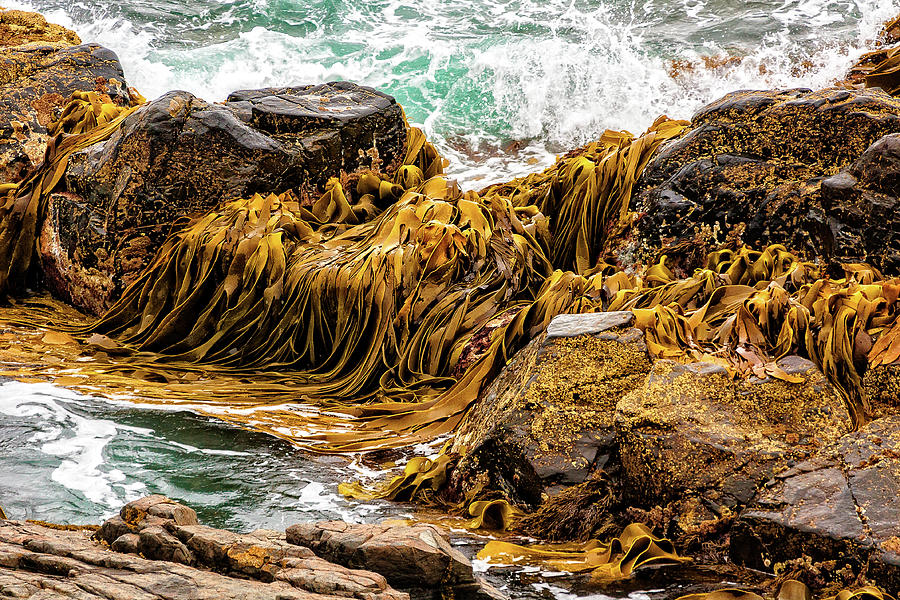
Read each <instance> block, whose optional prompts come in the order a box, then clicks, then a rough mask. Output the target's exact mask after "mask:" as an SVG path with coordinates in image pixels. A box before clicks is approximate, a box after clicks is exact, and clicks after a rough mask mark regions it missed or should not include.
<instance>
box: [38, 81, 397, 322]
mask: <svg viewBox="0 0 900 600" xmlns="http://www.w3.org/2000/svg"><path fill="white" fill-rule="evenodd" d="M405 144H406V123H405V121H404V119H403V113H402V110H401V109H400V106H399V105H397V103H396V102H395V101H394V99H393V98H391V97H390V96H386V95H384V94H382V93H380V92H376V91H375V90H372V89H371V88H366V87H362V86H357V85H355V84H351V83H345V82H338V83H329V84H324V85H319V86H305V87H292V88H269V89H265V90H252V91H241V92H235V93H233V94H231V96H229V99H228V101H227V102H225V103H224V104H210V103H208V102H205V101H203V100H201V99H199V98H197V97H195V96H193V95H192V94H190V93H188V92H179V91H176V92H169V93H168V94H165V95H164V96H162V97H161V98H159V99H157V100H155V101H153V102H150V103H149V104H147V105H146V106H144V107H142V108H141V109H140V110H138V111H137V112H135V113H134V114H133V115H131V116H129V117H128V118H127V119H126V120H125V121H124V122H123V123H122V126H121V127H120V129H119V130H118V131H117V132H115V133H114V134H113V135H112V137H111V138H110V139H109V140H107V141H106V142H104V143H98V144H95V145H94V146H91V147H89V148H87V149H85V150H83V151H80V152H78V153H75V154H74V155H73V156H72V157H71V159H70V162H69V167H68V170H67V172H66V175H65V186H64V188H65V189H64V190H61V191H60V193H56V194H54V195H52V197H51V198H50V201H49V206H48V211H47V217H46V219H45V221H44V224H43V228H42V231H41V237H40V240H39V245H40V250H39V255H40V258H41V265H42V267H43V270H44V274H45V279H46V282H47V285H48V287H49V288H50V290H51V291H52V292H53V293H55V294H56V295H58V296H59V297H61V298H63V299H65V300H67V301H69V302H72V303H73V304H75V305H77V306H79V307H81V308H83V309H86V310H88V311H90V312H93V313H100V312H102V311H103V310H105V309H106V308H107V307H108V306H109V305H110V304H111V302H112V301H113V300H114V299H115V298H117V297H118V296H119V294H120V293H121V292H122V291H123V290H124V289H125V288H126V287H127V286H128V284H129V283H131V282H132V281H133V280H134V279H135V278H136V277H137V275H138V274H139V273H140V272H141V271H142V270H143V268H144V267H145V266H146V265H147V264H148V263H149V262H150V260H151V259H152V258H153V256H154V253H155V252H156V250H157V249H158V248H159V247H160V245H161V244H162V242H163V240H164V239H165V237H166V236H167V235H168V234H169V232H170V231H171V229H172V226H173V224H174V223H175V222H176V221H179V219H183V218H184V217H188V216H191V215H197V214H201V213H203V212H206V211H208V210H210V209H212V208H214V207H216V206H218V205H219V204H221V203H222V202H223V201H227V200H233V199H235V198H246V197H250V196H252V195H253V194H255V193H260V194H268V193H281V192H284V191H287V190H294V191H295V192H296V193H297V196H298V198H299V199H300V200H301V202H302V203H307V204H308V203H311V202H312V201H313V200H314V199H316V198H318V196H319V194H320V193H321V192H322V191H323V190H324V185H325V183H326V182H327V180H328V179H329V178H331V177H341V178H342V180H343V181H344V182H345V184H347V186H346V187H347V192H348V193H350V192H351V191H352V188H353V185H352V182H353V181H354V177H355V176H356V174H358V173H359V172H361V171H363V170H367V169H373V168H374V169H379V170H381V171H384V172H386V173H390V172H392V171H393V170H395V169H396V168H397V167H398V165H399V164H400V161H402V159H403V157H404V155H405Z"/></svg>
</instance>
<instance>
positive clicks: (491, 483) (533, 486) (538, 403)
mask: <svg viewBox="0 0 900 600" xmlns="http://www.w3.org/2000/svg"><path fill="white" fill-rule="evenodd" d="M633 318H634V317H633V315H632V314H631V313H630V312H609V313H599V314H582V315H561V316H558V317H556V318H554V319H553V321H552V322H551V323H550V325H549V327H548V329H547V333H546V335H542V336H540V337H538V338H537V339H535V340H534V341H532V342H531V343H530V344H529V345H528V346H526V347H525V348H524V349H523V350H521V351H520V352H519V353H518V354H516V356H515V357H513V359H512V360H511V361H510V362H509V364H507V365H506V367H504V369H503V371H502V372H501V373H500V374H499V375H498V376H497V378H496V379H495V380H494V382H493V383H492V384H491V385H490V387H488V389H487V390H486V392H485V393H484V394H483V395H482V398H481V399H480V400H479V401H478V403H477V404H476V405H475V406H474V407H472V409H471V410H470V411H469V413H468V414H467V415H466V418H465V420H464V421H463V423H462V424H461V426H460V428H459V429H458V431H457V433H456V436H455V439H454V445H453V448H452V452H455V453H458V454H460V455H461V458H460V462H459V464H458V465H457V467H456V468H455V469H454V471H453V473H452V474H451V478H450V479H451V480H450V488H451V493H452V494H453V495H454V496H455V497H458V498H460V499H462V498H465V497H466V496H467V495H468V494H470V493H471V491H472V490H473V489H475V488H477V487H478V486H479V485H481V484H485V489H491V490H500V491H502V492H504V493H505V494H506V496H507V497H508V499H509V500H510V501H512V502H516V503H519V504H525V505H530V506H537V505H538V504H540V503H541V501H542V497H543V494H544V492H545V491H546V490H548V489H549V488H553V487H554V486H558V485H573V484H578V483H581V482H582V481H584V480H585V479H586V478H587V477H588V475H589V474H590V473H591V472H593V471H594V470H596V469H599V468H602V467H603V466H604V465H605V464H606V463H607V461H608V460H609V457H610V454H611V453H612V452H613V451H614V438H615V429H614V422H613V414H614V411H615V406H616V403H617V402H618V401H619V399H620V398H621V397H622V396H624V395H625V394H626V393H627V392H629V391H631V390H632V389H634V388H636V387H639V386H640V385H641V384H642V383H643V381H644V378H645V377H646V375H647V373H648V372H649V371H650V359H649V357H648V355H647V349H646V346H645V344H644V335H643V333H641V331H639V330H637V329H634V328H632V327H628V325H630V323H631V322H632V321H633Z"/></svg>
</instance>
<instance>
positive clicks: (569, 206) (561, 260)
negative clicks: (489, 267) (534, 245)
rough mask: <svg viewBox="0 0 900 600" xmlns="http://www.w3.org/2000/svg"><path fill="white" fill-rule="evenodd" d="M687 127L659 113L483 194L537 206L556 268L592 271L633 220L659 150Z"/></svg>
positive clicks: (519, 203) (524, 204) (519, 204)
mask: <svg viewBox="0 0 900 600" xmlns="http://www.w3.org/2000/svg"><path fill="white" fill-rule="evenodd" d="M688 125H689V123H688V122H687V121H674V120H671V119H668V118H666V117H660V118H659V119H657V120H656V122H654V123H653V125H652V126H651V127H650V129H648V130H647V132H646V133H644V134H643V135H642V136H640V137H638V138H635V137H634V136H633V135H631V134H630V133H628V132H627V131H606V132H605V133H604V134H603V135H602V136H601V138H600V140H598V141H597V142H594V143H591V144H588V145H587V146H585V147H584V148H581V149H579V150H578V151H576V152H574V153H570V154H569V155H567V156H566V157H563V158H562V159H561V160H559V161H557V163H556V164H555V165H554V166H552V167H550V168H549V169H547V170H546V171H544V172H542V173H536V174H534V175H529V176H527V177H524V178H520V179H516V180H514V181H512V182H510V183H507V184H499V185H495V186H491V187H488V188H486V189H485V190H483V191H482V192H481V195H482V196H485V197H491V196H500V197H504V198H507V199H508V200H509V201H510V202H511V203H512V204H513V205H514V206H516V207H526V206H536V207H537V209H538V210H539V211H541V213H543V214H544V215H547V216H548V217H549V225H550V227H549V231H548V237H547V239H546V243H547V246H548V251H549V252H548V255H549V257H550V260H551V262H552V263H553V266H554V267H555V268H557V269H565V270H571V271H574V272H576V273H580V274H587V273H588V271H590V270H591V269H593V268H595V267H596V266H597V265H598V264H599V263H601V261H602V259H603V257H604V256H605V255H606V253H607V251H608V248H607V243H608V242H609V241H610V240H611V239H613V238H614V237H615V236H616V235H617V234H618V233H620V232H621V231H622V229H623V228H624V226H625V225H626V224H627V223H628V220H629V219H628V203H629V200H630V199H631V191H632V188H633V187H634V184H635V182H636V181H637V179H638V177H639V176H640V174H641V173H642V172H643V170H644V167H646V165H647V163H648V162H649V161H650V158H651V157H652V156H653V154H654V153H655V152H656V149H657V148H658V147H659V145H660V144H662V143H663V142H664V141H666V140H668V139H671V138H673V137H676V136H678V135H680V134H681V133H682V132H683V131H684V130H685V129H686V128H687V126H688Z"/></svg>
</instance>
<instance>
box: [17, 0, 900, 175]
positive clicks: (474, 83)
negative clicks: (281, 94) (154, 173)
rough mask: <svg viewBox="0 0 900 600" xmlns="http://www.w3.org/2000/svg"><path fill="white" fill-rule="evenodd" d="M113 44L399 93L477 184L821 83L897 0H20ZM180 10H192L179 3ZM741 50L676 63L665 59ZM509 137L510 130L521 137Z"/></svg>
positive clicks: (168, 60)
mask: <svg viewBox="0 0 900 600" xmlns="http://www.w3.org/2000/svg"><path fill="white" fill-rule="evenodd" d="M6 4H7V5H10V4H11V5H13V6H16V7H20V8H26V9H28V8H30V9H37V10H42V11H43V12H45V13H46V14H48V16H49V17H50V18H51V20H55V21H58V22H61V23H63V24H64V25H67V26H70V27H72V28H73V29H75V30H76V31H78V32H79V34H80V35H81V36H82V38H83V39H85V40H96V41H99V42H101V43H103V44H105V45H107V46H108V47H110V48H112V49H113V50H115V51H116V52H117V53H118V54H119V56H120V58H121V60H122V63H123V65H124V67H125V71H126V76H127V78H128V80H129V82H130V83H131V84H133V85H135V86H136V87H137V88H138V89H139V90H141V91H142V93H144V94H145V95H146V96H147V97H156V96H158V95H160V94H162V93H164V92H165V91H167V90H170V89H186V90H189V91H192V92H194V93H196V94H197V95H199V96H202V97H205V98H206V99H209V100H222V99H223V98H224V97H225V96H226V95H227V94H228V93H229V92H230V91H233V90H235V89H239V88H253V87H263V86H272V85H287V84H296V83H308V82H313V83H314V82H321V81H328V80H335V79H349V80H353V81H358V82H361V83H364V84H367V85H372V86H375V87H378V88H380V89H383V90H385V91H387V92H389V93H391V94H393V95H394V96H396V97H397V99H398V100H399V101H400V102H401V103H402V104H403V105H404V106H405V108H406V110H407V114H408V115H409V117H410V119H411V120H412V121H414V122H416V123H419V124H422V125H424V127H425V130H426V133H428V134H429V136H430V137H431V138H432V139H434V140H435V141H436V142H437V143H438V144H439V146H440V148H441V150H442V151H443V153H444V154H445V155H447V156H448V158H450V159H451V161H452V166H451V174H452V175H455V176H457V177H458V178H460V179H461V180H462V181H463V182H469V184H470V185H471V186H473V187H478V186H480V185H484V184H486V183H489V182H493V181H500V180H504V179H508V178H510V177H512V176H517V175H522V174H525V173H527V172H531V171H534V170H537V169H539V168H541V167H543V166H546V165H547V164H549V163H550V162H552V160H553V158H554V156H555V154H556V153H558V152H561V151H563V150H566V149H570V148H572V147H574V146H576V145H579V144H583V143H585V142H588V141H591V140H594V139H597V137H599V135H600V134H601V133H602V131H603V130H604V129H606V128H613V129H628V130H630V131H633V132H635V133H637V132H640V131H643V130H644V129H645V128H646V127H647V126H649V125H650V123H652V121H653V120H654V119H655V118H656V117H657V116H659V115H660V114H668V115H669V116H671V117H673V118H689V117H690V116H691V114H692V113H693V112H694V111H696V110H697V109H698V108H699V107H701V106H702V105H703V104H705V103H708V102H710V101H712V100H714V99H716V98H718V97H720V96H722V95H723V94H725V93H727V92H729V91H732V90H735V89H747V88H757V89H761V88H775V87H787V88H790V87H821V86H825V85H828V84H829V83H831V82H833V81H834V80H835V79H837V78H840V77H841V76H842V75H843V74H844V73H845V71H846V69H847V67H848V66H849V65H850V64H852V62H853V60H854V59H855V58H856V57H858V56H859V54H861V53H862V52H863V51H865V50H866V49H867V48H868V45H869V44H870V42H871V40H872V38H873V37H874V35H875V34H876V32H877V30H878V28H879V26H880V24H881V22H883V21H884V20H885V19H887V18H889V17H891V16H893V15H895V14H896V13H897V12H900V0H780V2H776V3H759V2H756V3H746V2H742V1H738V0H650V1H648V2H642V3H636V2H633V1H631V0H511V1H510V0H453V1H452V2H451V1H450V0H444V1H438V2H421V1H413V0H374V1H363V0H307V1H305V2H302V3H299V2H285V1H284V0H204V1H198V2H194V3H191V5H190V6H189V7H179V6H176V5H172V6H166V5H164V6H163V7H162V8H159V9H156V8H153V7H152V5H151V4H149V3H148V2H145V1H144V0H136V1H134V2H129V3H125V5H110V4H108V3H105V2H101V1H100V0H13V1H12V2H11V3H10V2H7V3H6ZM177 11H181V12H182V14H175V12H177ZM704 56H706V57H709V56H723V57H727V56H733V57H738V58H740V59H741V61H740V63H739V64H732V65H729V66H726V67H719V68H712V69H707V68H689V69H683V68H682V69H681V70H680V74H679V75H678V76H677V77H673V76H672V71H673V69H672V61H673V60H680V61H684V62H685V63H696V62H697V61H700V60H701V58H702V57H704ZM511 144H512V146H511Z"/></svg>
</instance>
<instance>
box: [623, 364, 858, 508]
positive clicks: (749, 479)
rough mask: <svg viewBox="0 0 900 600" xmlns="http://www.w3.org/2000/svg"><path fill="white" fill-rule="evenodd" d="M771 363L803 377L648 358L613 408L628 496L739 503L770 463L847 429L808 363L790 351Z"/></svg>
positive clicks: (799, 455)
mask: <svg viewBox="0 0 900 600" xmlns="http://www.w3.org/2000/svg"><path fill="white" fill-rule="evenodd" d="M778 364H779V366H780V367H781V368H782V369H783V370H784V372H785V373H787V374H788V375H792V376H797V377H801V378H802V380H803V381H802V382H801V383H788V382H786V381H782V380H779V379H774V378H771V377H768V378H766V379H757V378H751V379H734V378H733V377H732V376H730V375H729V373H728V372H727V371H726V370H725V369H724V368H723V367H720V366H718V365H714V364H711V363H692V364H687V365H685V364H680V363H677V362H675V361H671V360H658V361H656V362H655V363H654V365H653V370H652V372H651V373H650V375H649V377H647V379H646V382H645V383H644V384H643V385H642V386H640V387H638V388H637V389H635V390H634V391H633V392H632V393H630V394H629V395H627V396H626V397H625V398H623V399H622V400H621V401H620V402H619V403H618V406H617V407H616V434H617V440H616V441H617V443H618V448H619V454H620V457H621V460H622V466H623V489H624V490H625V493H626V495H627V497H628V500H629V501H630V502H632V503H635V504H637V505H643V506H648V507H649V506H653V505H663V506H664V505H666V504H667V503H669V502H672V501H676V500H680V499H683V498H684V497H685V496H691V495H694V494H699V495H701V496H702V497H703V499H704V501H705V502H706V503H707V504H709V505H712V506H717V507H718V506H721V507H727V508H734V507H737V506H742V505H744V504H746V503H747V502H749V501H750V500H751V499H752V498H753V496H754V494H755V493H756V489H757V487H758V486H759V485H760V484H762V483H763V482H765V481H766V480H767V479H769V478H770V477H771V476H772V475H773V474H774V473H775V472H777V471H779V470H781V469H784V468H786V467H787V466H788V465H789V464H792V463H793V462H796V461H798V460H802V459H805V458H808V457H809V456H810V455H811V454H813V453H814V452H815V451H816V450H817V449H818V448H820V447H821V446H823V445H825V444H827V443H829V442H832V441H834V440H836V439H838V438H839V437H840V436H841V435H843V434H845V433H848V432H849V431H850V430H851V428H852V423H851V420H850V415H849V413H848V412H847V408H846V407H845V405H844V402H843V401H842V400H841V398H840V397H838V395H837V394H836V393H835V392H834V391H833V390H832V389H831V386H829V384H828V382H827V381H826V379H825V376H824V375H822V373H821V371H819V369H818V368H816V366H815V365H814V364H813V363H811V362H810V361H808V360H806V359H804V358H801V357H799V356H789V357H785V358H783V359H781V360H780V361H779V363H778Z"/></svg>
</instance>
